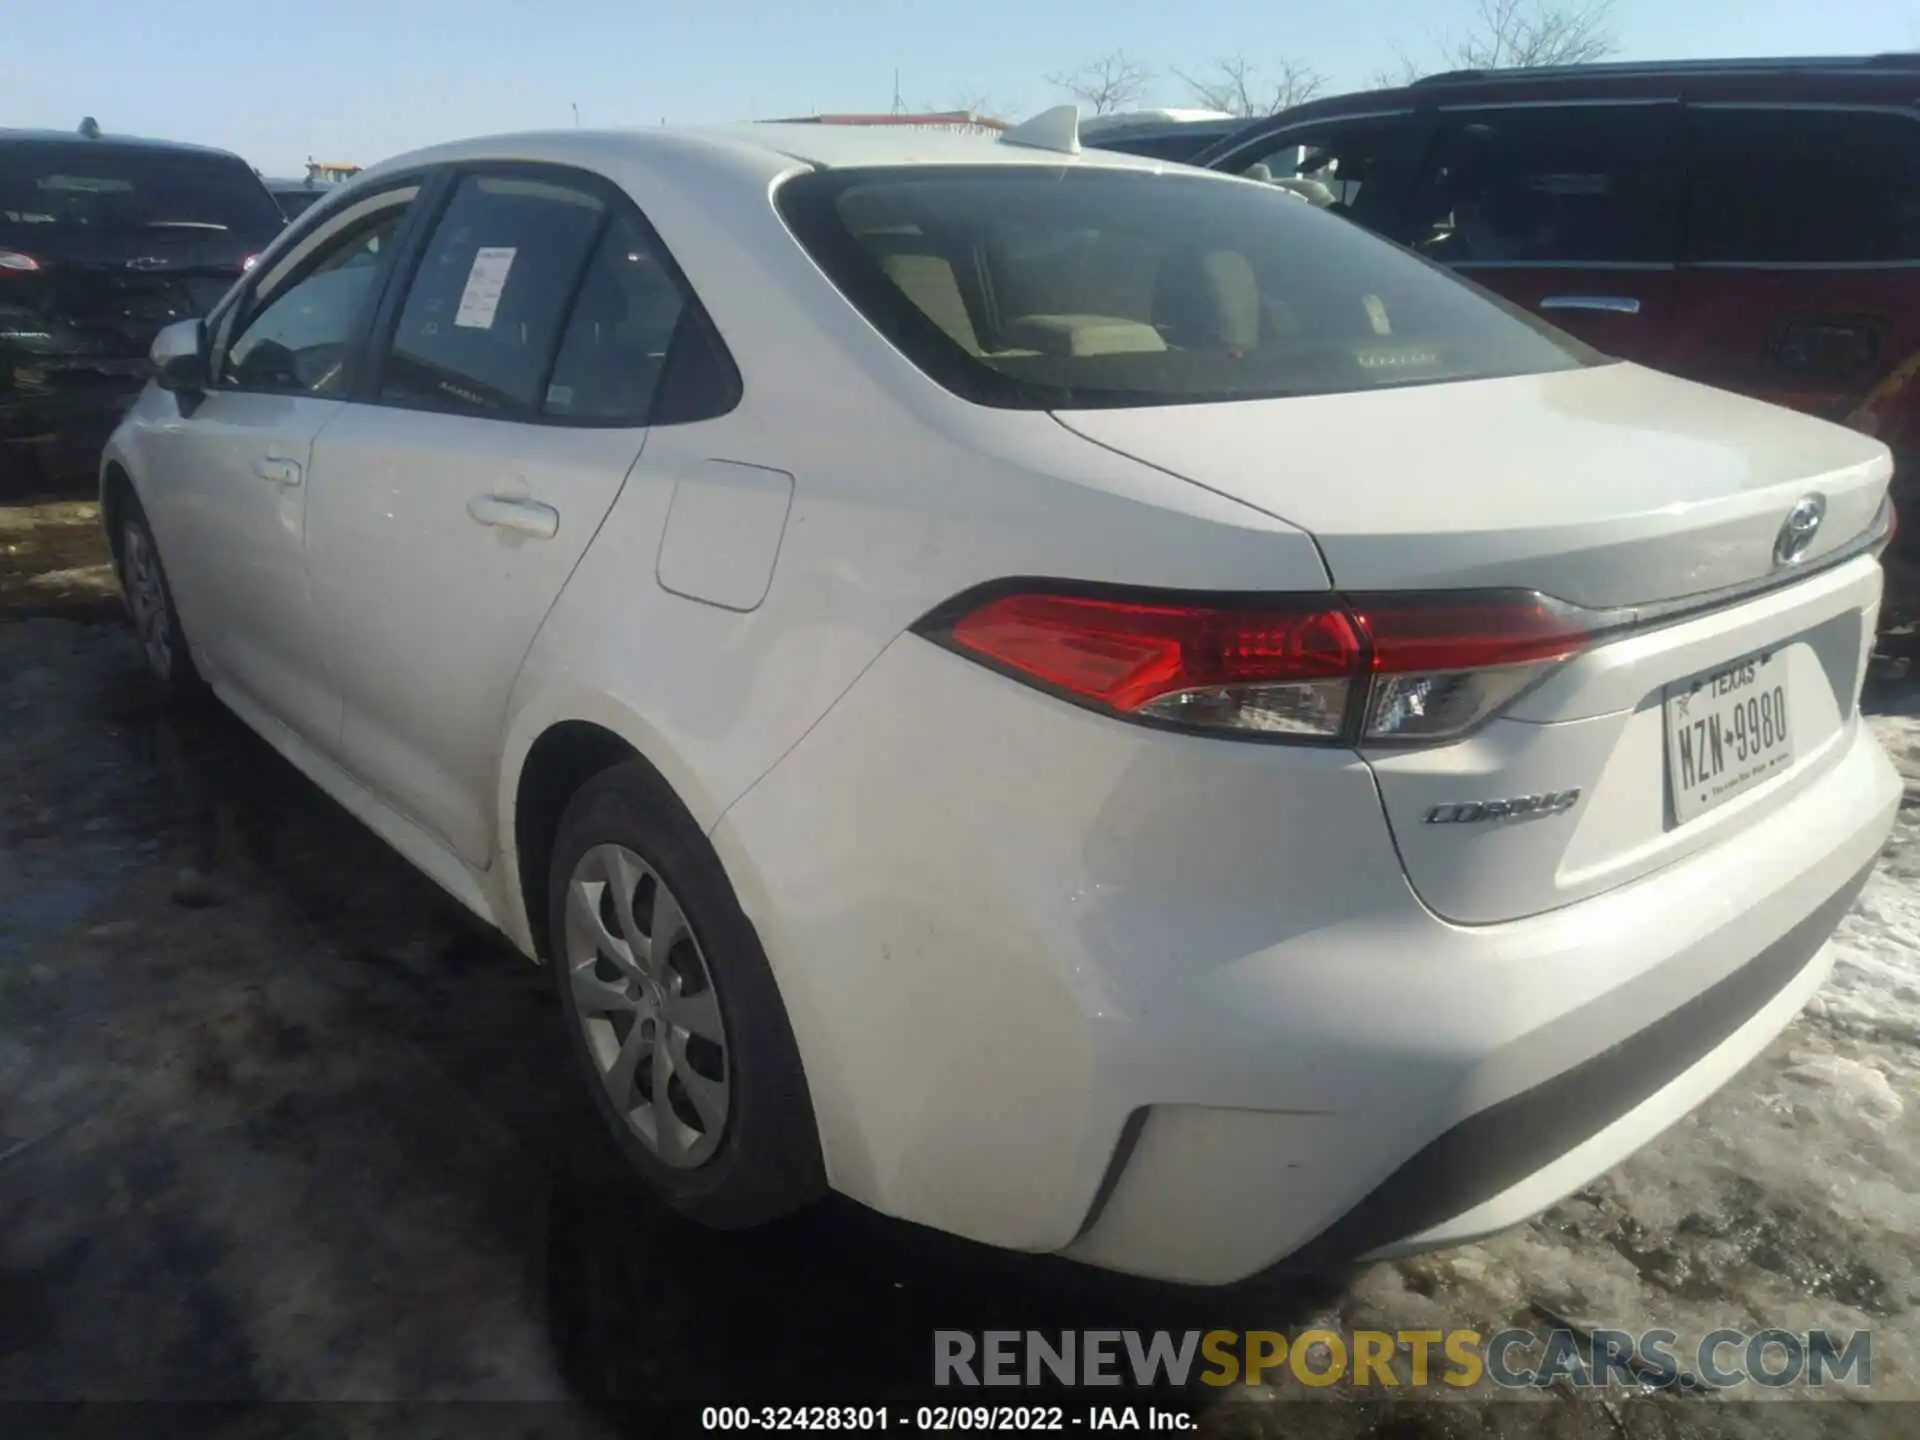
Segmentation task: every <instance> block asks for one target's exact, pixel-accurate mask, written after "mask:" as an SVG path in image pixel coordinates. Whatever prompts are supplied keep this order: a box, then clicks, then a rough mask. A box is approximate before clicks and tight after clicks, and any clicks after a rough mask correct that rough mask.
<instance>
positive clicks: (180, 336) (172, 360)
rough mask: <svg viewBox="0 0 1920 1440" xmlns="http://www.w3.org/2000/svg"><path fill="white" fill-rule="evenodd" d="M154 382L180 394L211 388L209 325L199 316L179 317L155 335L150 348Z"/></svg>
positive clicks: (194, 392)
mask: <svg viewBox="0 0 1920 1440" xmlns="http://www.w3.org/2000/svg"><path fill="white" fill-rule="evenodd" d="M147 358H148V359H150V360H151V361H152V362H153V383H154V384H156V385H158V386H159V387H160V388H161V389H162V390H171V391H172V392H173V393H174V394H176V395H199V394H202V393H203V392H204V391H205V390H206V388H207V328H206V326H205V325H204V324H203V323H202V322H201V321H199V320H177V321H175V322H174V323H173V324H171V325H169V326H167V328H166V329H164V330H162V331H161V332H160V333H159V334H158V335H156V336H154V337H153V349H152V350H150V351H149V352H148V356H147Z"/></svg>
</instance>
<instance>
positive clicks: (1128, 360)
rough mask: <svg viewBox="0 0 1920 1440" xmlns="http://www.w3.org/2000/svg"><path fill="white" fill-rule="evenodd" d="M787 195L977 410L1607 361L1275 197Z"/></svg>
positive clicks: (918, 189)
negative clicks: (995, 406)
mask: <svg viewBox="0 0 1920 1440" xmlns="http://www.w3.org/2000/svg"><path fill="white" fill-rule="evenodd" d="M778 203H779V206H780V209H781V212H782V214H783V215H784V216H785V217H786V219H787V222H788V224H789V226H790V227H791V228H792V229H793V231H794V233H795V235H796V236H797V237H798V238H799V240H800V241H801V243H802V244H803V245H804V246H805V247H806V248H807V249H808V251H809V252H810V253H811V254H812V255H813V256H814V258H815V260H816V261H817V262H818V263H819V264H820V266H821V268H822V269H823V270H825V271H826V273H827V274H828V275H829V276H830V277H831V278H832V280H833V281H834V283H835V284H836V285H837V286H838V287H839V288H840V289H841V291H842V292H843V293H844V294H845V295H846V296H847V298H848V299H849V300H850V301H852V303H853V304H854V305H855V306H856V307H857V308H859V309H860V310H861V311H862V312H863V313H865V315H866V316H867V317H868V319H869V320H871V321H872V322H873V324H874V325H875V326H876V328H878V329H879V330H880V331H881V332H882V333H883V334H884V335H886V336H887V337H888V338H889V339H890V340H891V341H892V342H893V343H894V344H895V345H896V346H897V347H898V348H899V349H900V350H901V351H902V352H903V353H904V354H905V355H906V356H907V358H908V359H910V360H911V361H913V362H914V364H916V365H918V366H919V367H920V368H921V369H922V370H924V371H926V373H928V374H929V375H931V376H932V377H933V378H934V379H936V380H938V381H939V382H940V383H942V384H944V385H946V386H947V387H948V388H950V389H952V390H954V391H956V392H958V393H959V394H961V395H963V396H965V397H967V398H968V399H971V400H974V401H976V402H978V403H981V404H989V405H1003V406H1012V407H1025V408H1047V409H1052V408H1074V407H1084V406H1115V405H1168V404H1180V403H1187V402H1192V401H1200V400H1235V399H1251V398H1257V397H1264V396H1280V395H1314V394H1329V393H1336V392H1342V391H1354V390H1371V389H1379V388H1386V387H1392V386H1398V385H1411V384H1421V383H1431V382H1434V381H1441V380H1459V379H1473V378H1484V377H1488V376H1495V375H1514V374H1531V373H1537V372H1541V371H1549V370H1562V369H1569V368H1572V367H1574V366H1577V365H1581V364H1585V363H1591V362H1592V361H1593V360H1594V359H1595V358H1597V357H1595V356H1594V355H1593V354H1592V352H1591V351H1588V350H1587V349H1586V348H1585V347H1584V346H1581V345H1579V344H1578V343H1577V342H1573V341H1570V340H1568V339H1567V338H1566V337H1564V336H1561V335H1559V334H1558V332H1556V331H1552V330H1550V329H1548V328H1547V327H1546V326H1544V325H1542V324H1540V323H1539V322H1537V321H1534V320H1532V319H1530V318H1528V317H1527V316H1525V315H1524V314H1523V313H1521V312H1519V311H1517V310H1515V309H1513V308H1512V307H1509V306H1507V305H1505V304H1504V303H1502V302H1499V301H1496V300H1493V299H1491V298H1489V297H1487V296H1486V295H1484V294H1483V293H1481V292H1480V291H1478V290H1476V289H1474V288H1473V287H1471V286H1468V285H1466V284H1464V283H1462V282H1460V281H1458V280H1456V279H1454V278H1453V277H1452V276H1450V275H1448V274H1447V273H1446V272H1445V271H1443V270H1440V269H1438V268H1436V267H1434V266H1432V265H1428V264H1425V263H1423V262H1421V261H1420V260H1419V259H1417V258H1415V257H1414V256H1411V255H1408V254H1407V253H1405V252H1404V251H1402V250H1399V249H1397V248H1395V247H1394V246H1391V245H1389V244H1387V243H1386V242H1384V241H1382V240H1379V239H1376V238H1375V237H1373V236H1371V235H1368V234H1367V233H1366V232H1364V231H1362V230H1359V229H1358V228H1356V227H1354V226H1350V225H1345V224H1342V223H1340V222H1339V221H1337V220H1334V219H1331V218H1329V217H1328V216H1326V215H1322V214H1320V213H1318V212H1317V211H1315V210H1314V208H1313V207H1312V206H1310V205H1307V204H1305V203H1303V202H1302V201H1301V200H1300V199H1298V198H1297V197H1295V196H1292V195H1288V194H1285V193H1282V192H1280V191H1278V190H1275V189H1273V188H1271V187H1268V186H1265V185H1255V184H1245V183H1240V182H1235V181H1230V180H1225V179H1222V178H1219V177H1216V176H1202V175H1195V174H1191V173H1187V174H1181V173H1173V172H1169V173H1162V174H1155V173H1153V172H1151V171H1144V170H1120V169H1101V168H1096V167H1085V168H1074V169H1055V168H1051V167H1043V166H981V167H959V166H955V167H940V168H937V169H936V168H933V167H926V166H922V167H912V168H900V169H876V170H834V171H819V172H815V173H813V174H811V175H805V176H800V177H797V178H795V179H794V180H792V181H789V182H788V183H787V184H786V185H785V186H783V187H782V188H781V190H780V192H779V195H778Z"/></svg>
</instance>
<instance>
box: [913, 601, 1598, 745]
mask: <svg viewBox="0 0 1920 1440" xmlns="http://www.w3.org/2000/svg"><path fill="white" fill-rule="evenodd" d="M996 588H998V587H996ZM916 628H917V629H918V630H919V632H920V633H921V634H923V635H926V636H928V637H929V638H931V639H934V640H937V641H939V642H940V643H942V644H944V645H947V646H948V647H950V648H952V649H954V650H957V651H959V652H960V653H961V654H964V655H967V656H968V657H970V658H972V659H975V660H979V661H981V662H983V663H985V664H987V665H990V666H992V667H993V668H994V669H997V670H1000V671H1002V672H1003V673H1006V674H1009V675H1012V676H1014V677H1015V678H1017V679H1021V680H1024V681H1027V682H1028V683H1030V684H1035V685H1038V686H1040V687H1042V688H1045V689H1048V690H1051V691H1054V692H1055V693H1058V694H1061V695H1064V696H1066V697H1068V698H1070V699H1073V700H1075V701H1077V702H1079V703H1081V704H1084V705H1089V706H1092V707H1094V708H1097V709H1101V710H1106V711H1109V712H1111V713H1114V714H1117V715H1121V716H1126V717H1130V718H1135V719H1142V720H1148V721H1153V722H1158V723H1162V724H1170V725H1176V726H1179V727H1181V728H1183V729H1192V730H1201V731H1214V732H1226V733H1239V734H1243V735H1262V736H1267V737H1269V738H1274V739H1295V740H1320V741H1336V740H1344V741H1346V742H1348V743H1354V744H1359V743H1365V742H1384V743H1395V742H1397V743H1417V742H1428V743H1431V742H1435V741H1441V740H1448V739H1453V738H1455V737H1457V736H1460V735H1462V734H1465V733H1466V732H1467V731H1469V730H1471V729H1472V728H1473V727H1474V726H1476V725H1478V724H1480V723H1481V722H1482V721H1484V720H1486V719H1488V718H1489V717H1490V716H1492V715H1494V714H1495V713H1497V712H1498V711H1499V710H1500V709H1501V708H1502V707H1504V706H1505V705H1507V704H1508V703H1510V702H1511V701H1512V700H1514V699H1515V698H1516V697H1517V696H1518V695H1519V694H1520V693H1521V692H1522V691H1523V690H1525V689H1527V688H1528V687H1529V686H1530V685H1532V684H1533V683H1534V681H1536V680H1537V679H1539V678H1540V677H1541V676H1542V675H1543V674H1544V673H1545V672H1546V671H1547V670H1549V669H1551V668H1552V667H1553V666H1554V665H1556V664H1558V663H1559V662H1560V661H1562V660H1564V659H1566V658H1567V657H1568V656H1570V655H1572V654H1574V653H1575V652H1577V651H1578V650H1580V649H1581V648H1582V647H1583V646H1584V645H1585V644H1586V643H1587V642H1588V641H1589V640H1590V639H1591V637H1592V634H1593V632H1592V630H1591V629H1590V628H1589V627H1588V626H1587V625H1586V624H1585V623H1583V621H1582V618H1581V615H1580V612H1578V611H1577V610H1574V609H1573V608H1572V607H1569V606H1564V605H1561V604H1559V603H1558V602H1557V601H1553V600H1549V599H1546V598H1545V597H1542V596H1539V595H1534V594H1531V593H1513V592H1497V593H1489V594H1471V595H1459V594H1447V595H1436V596H1370V597H1353V598H1349V599H1340V598H1338V597H1330V596H1325V595H1317V596H1312V597H1306V598H1302V599H1298V600H1293V599H1275V600H1265V599H1262V600H1253V601H1248V602H1246V603H1239V602H1235V603H1226V604H1223V603H1217V602H1194V601H1189V600H1187V599H1186V598H1185V597H1179V596H1167V597H1160V596H1149V597H1135V596H1132V595H1127V596H1121V595H1105V594H1097V593H1079V592H1077V591H1076V592H1066V591H1060V590H1050V589H1045V588H1039V587H1035V588H1031V589H1029V588H1025V587H1022V588H1017V589H1014V590H1011V591H1008V590H1005V589H1003V588H1002V589H1000V593H996V594H990V595H979V596H976V597H967V596H963V597H961V598H960V599H959V600H958V601H956V602H954V603H952V604H950V605H947V606H943V607H942V608H941V609H940V610H939V611H936V612H935V613H934V614H933V615H931V616H929V617H928V618H927V619H926V620H925V621H923V622H922V623H921V624H920V625H919V626H917V627H916Z"/></svg>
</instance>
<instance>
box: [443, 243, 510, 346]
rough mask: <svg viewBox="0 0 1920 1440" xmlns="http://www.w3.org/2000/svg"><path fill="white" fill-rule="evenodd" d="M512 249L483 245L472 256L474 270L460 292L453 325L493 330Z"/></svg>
mask: <svg viewBox="0 0 1920 1440" xmlns="http://www.w3.org/2000/svg"><path fill="white" fill-rule="evenodd" d="M514 254H515V247H514V246H512V245H483V246H481V247H480V249H479V250H478V251H476V252H475V253H474V257H473V269H471V270H469V271H468V272H467V288H466V289H465V290H462V291H461V292H460V308H459V309H458V310H457V311H455V312H454V316H453V323H454V324H455V325H459V326H464V327H465V328H467V329H469V330H490V329H492V328H493V317H494V313H495V312H496V311H498V310H499V308H500V292H501V291H502V290H504V289H506V287H507V272H508V271H509V270H511V269H512V268H513V257H514Z"/></svg>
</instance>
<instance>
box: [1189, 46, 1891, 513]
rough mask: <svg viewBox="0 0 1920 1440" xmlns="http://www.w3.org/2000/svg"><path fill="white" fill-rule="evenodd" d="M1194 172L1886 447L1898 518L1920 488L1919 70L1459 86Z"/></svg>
mask: <svg viewBox="0 0 1920 1440" xmlns="http://www.w3.org/2000/svg"><path fill="white" fill-rule="evenodd" d="M1193 163H1195V164H1198V165H1205V166H1209V167H1210V168H1213V169H1216V170H1226V171H1229V172H1232V173H1236V174H1244V175H1250V176H1252V177H1254V178H1257V179H1265V180H1270V181H1273V182H1275V183H1278V184H1282V185H1285V186H1286V187H1288V188H1290V189H1293V190H1295V191H1296V193H1299V194H1301V195H1303V196H1304V197H1305V198H1307V199H1308V200H1310V201H1311V202H1312V203H1315V204H1318V205H1321V206H1323V207H1325V208H1328V209H1331V210H1333V211H1335V212H1337V213H1341V214H1345V215H1347V216H1349V217H1350V218H1352V219H1353V220H1355V221H1356V222H1358V223H1359V224H1362V225H1365V226H1367V227H1368V228H1370V229H1373V230H1376V231H1379V232H1380V233H1382V234H1385V235H1387V236H1389V237H1391V238H1392V239H1395V240H1397V241H1399V242H1400V243H1402V244H1404V245H1407V246H1410V247H1412V248H1413V249H1414V250H1416V251H1418V252H1419V253H1420V254H1422V255H1425V256H1428V257H1430V258H1431V259H1433V260H1435V261H1438V262H1440V263H1442V264H1445V265H1447V266H1449V267H1451V268H1453V269H1455V270H1457V271H1459V272H1460V273H1462V274H1463V275H1466V276H1468V277H1469V278H1471V279H1473V280H1474V281H1476V282H1478V283H1479V284H1481V285H1484V286H1486V287H1488V288H1489V289H1491V290H1494V291H1496V292H1498V293H1499V294H1501V295H1504V296H1505V297H1507V298H1508V299H1509V300H1512V301H1514V302H1515V303H1517V304H1520V305H1523V306H1525V307H1526V308H1527V309H1529V310H1531V311H1534V312H1536V313H1538V314H1540V315H1542V316H1544V317H1546V318H1547V319H1549V320H1551V321H1553V322H1554V323H1555V324H1556V325H1559V326H1560V327H1562V328H1563V329H1565V330H1567V331H1569V332H1571V333H1573V334H1575V335H1577V336H1579V337H1580V338H1581V339H1583V340H1586V341H1587V342H1589V343H1590V344H1592V345H1593V346H1595V347H1596V348H1598V349H1600V350H1603V351H1605V352H1607V353H1609V354H1613V355H1618V356H1620V357H1622V358H1624V359H1629V360H1636V361H1639V362H1641V363H1643V364H1646V365H1651V366H1654V367H1656V368H1658V369H1661V370H1666V371H1669V372H1671V373H1673V374H1676V375H1683V376H1686V377H1688V378H1690V379H1694V380H1700V381H1704V382H1706V383H1707V384H1710V385H1718V386H1723V387H1725V388H1727V389H1729V390H1738V391H1741V392H1743V393H1745V394H1748V395H1754V396H1758V397H1760V398H1761V399H1765V400H1771V401H1775V402H1777V403H1779V404H1782V405H1789V406H1792V407H1793V408H1795V409H1798V410H1804V411H1807V412H1809V413H1811V414H1815V415H1819V416H1822V417H1824V418H1826V419H1830V420H1835V421H1838V422H1840V423H1842V424H1845V425H1850V426H1852V427H1854V428H1856V429H1859V430H1863V431H1866V432H1867V433H1869V434H1872V435H1876V436H1878V437H1879V438H1881V439H1882V440H1884V441H1886V442H1887V444H1888V445H1890V446H1891V447H1892V448H1893V451H1894V454H1895V457H1896V465H1897V467H1898V470H1897V473H1896V478H1895V481H1894V493H1895V495H1896V497H1897V499H1898V500H1899V501H1900V502H1901V503H1903V504H1905V505H1908V506H1911V504H1912V500H1913V498H1914V495H1915V491H1916V488H1920V55H1877V56H1870V57H1859V58H1827V59H1810V60H1715V61H1679V62H1669V63H1659V64H1619V65H1613V64H1609V65H1580V66H1569V67H1561V68H1552V69H1533V70H1506V71H1484V72H1483V71H1455V72H1449V73H1447V74H1441V75H1433V76H1429V77H1426V78H1425V79H1422V80H1419V81H1416V82H1415V83H1414V84H1412V85H1409V86H1406V87H1405V88H1402V89H1397V90H1375V91H1370V92H1366V93H1363V94H1356V95H1342V96H1338V97H1335V98H1332V99H1327V100H1319V101H1315V102H1313V103H1311V104H1307V105H1302V106H1299V107H1296V108H1295V109H1292V110H1288V111H1285V112H1283V113H1282V114H1279V115H1276V116H1273V117H1272V118H1271V119H1269V120H1266V121H1263V122H1260V123H1258V124H1256V125H1254V126H1251V127H1248V128H1246V129H1243V130H1240V131H1238V132H1236V133H1235V134H1233V135H1232V136H1229V137H1227V138H1226V139H1224V140H1222V141H1220V142H1218V143H1217V144H1215V145H1213V146H1211V147H1209V148H1208V149H1207V150H1205V151H1203V152H1202V153H1201V154H1200V155H1199V156H1198V157H1196V159H1195V160H1194V162H1193ZM1916 529H1920V526H1909V527H1907V532H1908V533H1907V535H1906V536H1905V537H1904V538H1906V539H1907V540H1908V541H1909V542H1911V541H1912V540H1913V539H1914V538H1915V536H1914V531H1915V530H1916Z"/></svg>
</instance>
